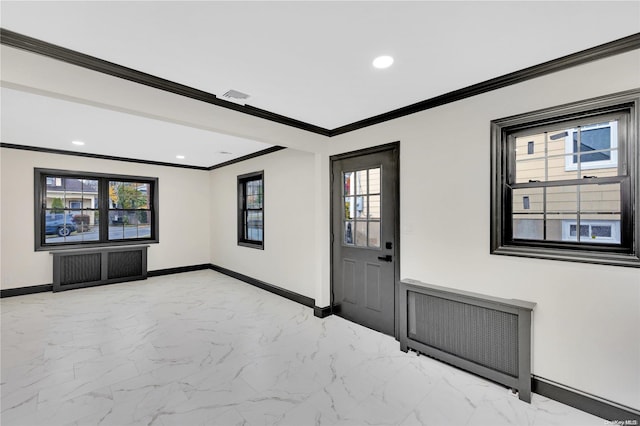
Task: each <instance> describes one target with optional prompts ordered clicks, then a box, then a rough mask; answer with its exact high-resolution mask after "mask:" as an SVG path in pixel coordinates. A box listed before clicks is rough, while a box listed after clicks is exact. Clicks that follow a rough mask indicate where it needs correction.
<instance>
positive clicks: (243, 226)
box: [238, 170, 265, 250]
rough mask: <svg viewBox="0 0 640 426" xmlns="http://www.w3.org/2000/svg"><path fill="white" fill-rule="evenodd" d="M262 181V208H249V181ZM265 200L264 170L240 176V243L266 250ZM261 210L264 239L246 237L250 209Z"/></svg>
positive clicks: (244, 245)
mask: <svg viewBox="0 0 640 426" xmlns="http://www.w3.org/2000/svg"><path fill="white" fill-rule="evenodd" d="M258 180H259V181H261V182H262V203H261V208H260V209H248V208H247V203H246V197H245V194H246V188H247V183H249V182H253V181H258ZM264 200H265V182H264V170H261V171H259V172H252V173H246V174H243V175H240V176H238V245H239V246H243V247H250V248H255V249H260V250H264V240H265V229H264ZM255 210H259V211H261V212H262V221H261V226H262V240H260V241H259V240H252V239H249V238H247V237H246V235H247V221H246V218H247V213H248V212H249V211H255Z"/></svg>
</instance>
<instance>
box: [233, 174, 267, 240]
mask: <svg viewBox="0 0 640 426" xmlns="http://www.w3.org/2000/svg"><path fill="white" fill-rule="evenodd" d="M238 197H239V204H238V205H239V210H238V244H246V245H248V246H254V247H258V248H261V247H262V245H263V244H264V211H263V210H264V180H263V174H262V172H260V173H252V174H250V175H244V176H239V177H238Z"/></svg>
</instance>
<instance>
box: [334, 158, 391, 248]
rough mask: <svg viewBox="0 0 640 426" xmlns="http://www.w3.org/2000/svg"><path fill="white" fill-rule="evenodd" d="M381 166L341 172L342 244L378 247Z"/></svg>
mask: <svg viewBox="0 0 640 426" xmlns="http://www.w3.org/2000/svg"><path fill="white" fill-rule="evenodd" d="M380 173H381V168H380V167H375V168H369V169H363V170H355V171H349V172H343V174H342V181H343V194H342V195H343V197H342V199H343V200H344V204H343V211H344V218H343V221H342V222H343V233H342V235H343V240H342V242H343V244H344V245H346V246H355V247H369V248H380V201H381V196H382V194H381V192H380V191H381V189H380Z"/></svg>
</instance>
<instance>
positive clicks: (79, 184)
mask: <svg viewBox="0 0 640 426" xmlns="http://www.w3.org/2000/svg"><path fill="white" fill-rule="evenodd" d="M36 170H37V172H38V169H36ZM38 173H39V174H38V176H40V177H39V179H38V182H40V187H41V188H42V192H41V194H42V197H43V200H42V206H43V209H42V210H41V212H42V213H41V215H39V217H40V218H41V219H40V226H39V229H40V243H38V242H36V249H40V248H41V247H44V246H45V245H47V246H48V245H59V244H70V245H71V244H82V243H106V242H111V241H114V240H128V239H131V240H138V239H143V240H153V239H155V238H157V237H156V236H155V234H156V232H155V231H153V226H155V224H154V223H153V220H152V218H153V213H154V209H153V208H152V203H150V200H151V197H152V188H153V187H154V186H155V183H151V182H144V181H141V180H131V181H129V180H124V179H123V180H118V179H114V178H113V177H108V176H104V175H100V176H98V175H95V174H91V173H87V174H86V175H83V174H81V173H77V174H74V175H73V176H69V175H67V176H65V175H56V174H49V173H46V172H42V173H40V172H38ZM101 212H102V213H104V214H101Z"/></svg>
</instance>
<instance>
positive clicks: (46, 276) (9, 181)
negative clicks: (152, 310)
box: [0, 148, 209, 289]
mask: <svg viewBox="0 0 640 426" xmlns="http://www.w3.org/2000/svg"><path fill="white" fill-rule="evenodd" d="M0 156H1V159H0V165H1V170H0V176H1V178H0V182H1V183H2V186H1V195H2V197H1V198H2V205H1V210H2V213H1V216H0V217H1V224H0V225H1V226H0V232H1V234H0V239H1V240H2V242H1V252H0V253H1V257H0V269H1V270H2V271H1V281H0V282H1V287H2V289H9V288H17V287H26V286H32V285H40V284H51V282H52V281H53V269H52V268H53V262H52V256H51V255H50V254H49V252H48V251H39V252H36V251H34V230H33V223H34V217H33V216H34V210H33V202H34V201H33V190H34V185H33V169H34V168H36V167H39V168H51V169H62V170H79V171H88V172H98V173H114V174H129V175H137V176H150V177H158V178H159V183H158V186H159V201H160V211H159V221H160V229H159V233H160V242H159V243H158V244H151V245H150V247H149V252H148V269H149V270H151V271H153V270H158V269H165V268H174V267H179V266H189V265H197V264H203V263H209V182H208V179H207V176H208V172H207V171H201V170H189V169H180V168H175V167H161V166H151V165H144V164H136V163H128V162H122V161H109V160H99V159H93V158H82V157H75V156H68V155H57V154H46V153H40V152H31V151H21V150H15V149H8V148H2V149H0Z"/></svg>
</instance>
